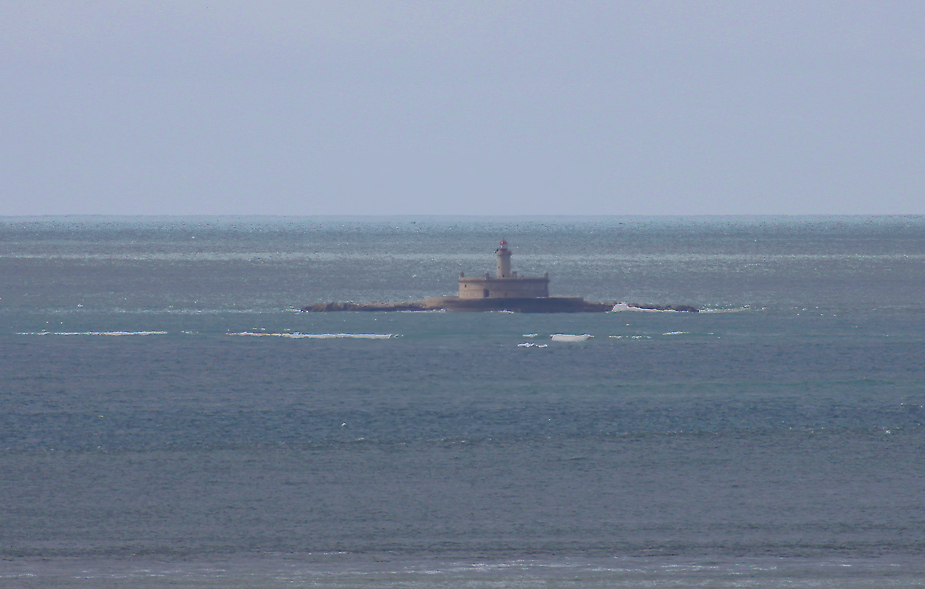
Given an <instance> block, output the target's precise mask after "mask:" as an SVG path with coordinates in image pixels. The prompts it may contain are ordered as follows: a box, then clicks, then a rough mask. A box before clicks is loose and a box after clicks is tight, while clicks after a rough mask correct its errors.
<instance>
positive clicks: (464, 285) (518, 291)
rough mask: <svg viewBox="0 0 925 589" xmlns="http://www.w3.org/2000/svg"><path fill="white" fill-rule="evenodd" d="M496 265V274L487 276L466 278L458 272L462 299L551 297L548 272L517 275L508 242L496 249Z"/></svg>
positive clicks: (502, 242) (486, 274)
mask: <svg viewBox="0 0 925 589" xmlns="http://www.w3.org/2000/svg"><path fill="white" fill-rule="evenodd" d="M495 256H496V257H497V268H496V270H495V276H494V277H490V276H489V275H488V272H486V273H485V275H484V276H478V277H467V276H466V275H465V274H463V273H462V272H460V273H459V298H461V299H522V298H537V297H548V296H549V273H546V274H544V275H543V276H542V277H540V278H536V277H526V276H518V275H517V272H513V271H512V270H511V250H509V249H508V247H507V241H503V240H502V241H501V247H499V248H498V249H497V250H495Z"/></svg>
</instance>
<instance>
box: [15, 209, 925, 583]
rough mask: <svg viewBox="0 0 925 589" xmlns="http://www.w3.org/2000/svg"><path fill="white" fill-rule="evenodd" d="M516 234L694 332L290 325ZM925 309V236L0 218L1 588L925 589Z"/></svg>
mask: <svg viewBox="0 0 925 589" xmlns="http://www.w3.org/2000/svg"><path fill="white" fill-rule="evenodd" d="M502 237H504V238H506V239H507V240H508V241H509V242H510V243H511V244H512V246H513V249H514V259H513V263H514V268H515V269H517V270H518V271H519V272H520V273H521V274H522V275H529V274H541V273H542V272H544V271H549V273H550V278H551V287H550V289H551V291H552V294H554V295H563V296H564V295H574V296H584V297H586V298H588V299H590V300H604V301H614V302H617V301H622V302H642V303H667V304H692V305H696V306H698V307H700V308H701V309H702V310H703V311H704V312H701V313H698V314H688V313H673V312H641V311H621V312H614V313H605V314H563V315H528V314H523V315H521V314H509V313H486V314H467V313H439V312H437V313H433V312H430V313H425V312H421V313H327V314H322V313H299V312H298V308H300V307H302V306H304V305H307V304H311V303H314V302H321V301H333V300H340V301H346V300H352V301H380V300H418V299H421V298H423V297H425V296H431V295H444V294H452V293H453V292H454V289H455V277H456V276H457V275H458V273H459V271H461V270H462V271H465V272H466V273H468V274H478V273H482V272H484V271H488V270H490V269H491V268H492V267H493V263H494V261H493V258H492V252H493V250H494V247H495V244H496V242H497V241H498V240H499V239H500V238H502ZM923 287H925V218H922V217H848V218H846V217H831V218H830V217H808V218H765V217H760V218H633V217H628V218H595V219H572V218H561V219H530V218H521V219H474V218H473V219H466V218H459V219H432V218H431V219H428V218H395V219H357V218H353V219H300V218H279V219H263V218H216V219H207V218H144V219H128V218H67V217H61V218H40V219H27V218H5V219H0V497H2V498H3V499H2V500H0V558H2V560H0V579H2V580H3V582H4V584H5V585H10V586H14V587H46V586H62V587H64V586H86V587H99V586H112V587H122V586H132V587H136V586H137V587H161V586H178V585H179V586H189V587H193V586H196V587H199V586H216V587H218V586H277V585H279V586H316V585H319V584H321V585H327V586H343V587H347V586H351V587H352V586H369V587H397V586H402V587H412V586H414V587H416V586H422V587H423V586H447V587H450V586H459V585H460V584H469V585H470V586H513V585H523V586H537V585H543V586H549V587H589V586H590V587H613V586H625V587H642V586H651V584H652V583H657V584H658V585H659V586H700V585H704V584H706V585H708V586H716V587H727V586H728V587H734V586H750V587H751V586H766V587H783V586H791V585H792V584H803V585H807V584H813V583H815V584H816V585H817V586H826V587H828V586H831V587H882V586H891V585H892V586H922V585H923V584H925V581H922V579H923V578H925V508H923V507H922V505H923V502H922V497H925V460H923V456H925V436H923V429H922V424H923V420H925V361H923V359H925V330H923V320H925V304H923V303H925V300H923V294H922V293H923ZM555 334H566V335H581V336H584V335H587V336H588V337H586V338H565V339H571V340H576V339H577V340H580V341H561V340H562V339H563V338H553V337H552V336H553V335H555ZM525 344H533V345H530V346H527V345H525Z"/></svg>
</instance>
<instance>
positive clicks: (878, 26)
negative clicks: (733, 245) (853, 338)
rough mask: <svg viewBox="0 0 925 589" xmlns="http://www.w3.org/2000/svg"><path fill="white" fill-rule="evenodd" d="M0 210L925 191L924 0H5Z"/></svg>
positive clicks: (528, 202) (865, 206)
mask: <svg viewBox="0 0 925 589" xmlns="http://www.w3.org/2000/svg"><path fill="white" fill-rule="evenodd" d="M0 74H2V75H0V215H24V214H72V213H99V214H274V215H276V214H293V215H321V214H478V215H484V214H508V215H521V214H583V215H588V214H815V213H845V214H868V213H918V214H922V213H925V2H922V1H921V0H914V1H905V2H903V1H900V2H889V1H886V2H884V1H871V2H852V1H847V0H846V1H838V2H832V1H821V0H820V1H809V0H804V1H798V2H788V1H779V0H778V1H773V2H769V1H743V0H737V1H734V2H695V1H683V2H659V1H652V2H645V1H641V0H637V1H632V2H630V1H613V2H575V1H568V2H566V1H559V2H543V1H538V0H530V1H524V2H504V1H498V0H494V1H490V2H452V1H443V0H431V1H423V0H421V1H415V2H386V1H377V2H349V1H344V0H339V1H335V2H310V1H267V0H264V1H261V2H243V1H215V2H200V1H198V0H157V1H145V0H138V1H131V0H121V1H115V0H113V1H104V0H99V1H93V0H87V1H82V2H70V1H63V0H62V1H57V2H55V1H43V0H0Z"/></svg>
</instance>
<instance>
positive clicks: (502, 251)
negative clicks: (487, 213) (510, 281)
mask: <svg viewBox="0 0 925 589" xmlns="http://www.w3.org/2000/svg"><path fill="white" fill-rule="evenodd" d="M495 256H497V257H498V269H497V271H496V272H495V277H496V278H511V250H509V249H507V241H505V240H503V239H502V240H501V247H499V248H498V249H496V250H495Z"/></svg>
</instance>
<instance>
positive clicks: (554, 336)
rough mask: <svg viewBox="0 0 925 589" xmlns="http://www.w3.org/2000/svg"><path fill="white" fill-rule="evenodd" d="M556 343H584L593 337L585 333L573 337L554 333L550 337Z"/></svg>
mask: <svg viewBox="0 0 925 589" xmlns="http://www.w3.org/2000/svg"><path fill="white" fill-rule="evenodd" d="M550 337H551V338H552V341H554V342H583V341H585V340H587V339H588V338H589V337H594V336H593V335H590V334H587V333H583V334H581V335H572V334H568V333H554V334H552V335H551V336H550Z"/></svg>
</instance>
